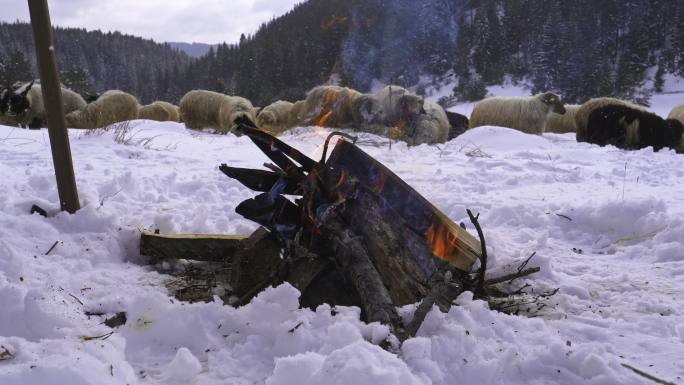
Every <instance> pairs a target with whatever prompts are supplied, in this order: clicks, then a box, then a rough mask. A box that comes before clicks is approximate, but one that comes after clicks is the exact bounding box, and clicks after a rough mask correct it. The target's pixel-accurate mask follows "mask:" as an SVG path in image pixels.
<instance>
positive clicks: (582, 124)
mask: <svg viewBox="0 0 684 385" xmlns="http://www.w3.org/2000/svg"><path fill="white" fill-rule="evenodd" d="M611 105H619V106H627V107H631V108H634V109H637V110H641V111H646V109H645V108H644V107H642V106H638V105H636V104H633V103H630V102H627V101H624V100H620V99H615V98H607V97H601V98H594V99H589V100H588V101H587V102H585V103H584V104H582V105H581V106H580V108H579V109H578V110H577V112H576V113H575V126H576V127H577V135H576V138H577V141H578V142H586V141H587V140H588V125H589V115H591V113H592V112H593V111H594V110H596V109H599V108H602V107H605V106H611Z"/></svg>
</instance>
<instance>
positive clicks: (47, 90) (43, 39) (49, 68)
mask: <svg viewBox="0 0 684 385" xmlns="http://www.w3.org/2000/svg"><path fill="white" fill-rule="evenodd" d="M28 5H29V13H30V14H31V26H32V27H33V40H34V42H35V45H36V58H37V62H38V70H39V72H40V83H41V84H40V88H41V89H42V91H43V101H44V104H45V111H46V113H47V123H48V133H49V135H50V147H51V148H52V161H53V164H54V166H55V176H56V178H57V191H58V193H59V203H60V207H61V208H62V210H66V211H68V212H70V213H72V214H73V213H75V212H76V211H77V210H78V209H79V208H80V204H79V202H78V191H77V189H76V177H75V175H74V166H73V163H72V160H71V147H70V145H69V133H68V131H67V128H66V121H65V119H64V104H63V103H62V92H61V85H60V82H59V73H58V72H57V55H56V54H55V47H54V45H53V39H52V26H51V24H50V12H49V10H48V4H47V0H28Z"/></svg>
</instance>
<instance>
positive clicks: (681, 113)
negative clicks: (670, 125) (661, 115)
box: [667, 104, 684, 124]
mask: <svg viewBox="0 0 684 385" xmlns="http://www.w3.org/2000/svg"><path fill="white" fill-rule="evenodd" d="M667 118H668V119H676V120H679V121H680V122H681V123H682V124H684V104H680V105H677V106H675V107H674V108H673V109H672V111H670V114H669V115H667Z"/></svg>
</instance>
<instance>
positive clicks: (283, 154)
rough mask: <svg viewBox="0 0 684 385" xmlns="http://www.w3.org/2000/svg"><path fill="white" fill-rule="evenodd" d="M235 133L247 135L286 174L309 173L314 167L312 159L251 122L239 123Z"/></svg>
mask: <svg viewBox="0 0 684 385" xmlns="http://www.w3.org/2000/svg"><path fill="white" fill-rule="evenodd" d="M236 131H237V132H238V133H241V134H244V135H247V136H248V137H249V138H250V139H251V140H252V142H254V144H255V145H256V146H257V147H259V149H260V150H261V151H263V152H264V154H266V156H268V157H269V158H270V159H271V160H273V161H274V162H275V163H276V164H277V165H278V167H280V168H282V169H283V170H284V171H285V172H287V173H288V174H290V173H291V172H295V173H297V172H298V173H301V172H302V171H305V172H309V171H311V170H312V169H313V168H314V166H316V162H315V161H314V160H313V159H311V158H309V157H308V156H306V155H304V154H303V153H302V152H300V151H299V150H297V149H295V148H294V147H292V146H290V145H288V144H286V143H285V142H283V141H282V140H280V139H278V138H276V137H275V136H273V135H271V134H269V133H267V132H265V131H262V130H260V129H258V128H256V126H254V124H253V123H252V122H249V121H241V122H239V123H238V125H237V128H236ZM289 158H291V159H293V160H294V161H295V162H297V163H299V164H300V165H301V166H302V168H301V169H300V168H299V167H297V166H296V165H294V164H293V163H292V161H291V160H290V159H289ZM293 167H294V168H293Z"/></svg>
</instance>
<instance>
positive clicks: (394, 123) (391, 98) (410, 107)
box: [375, 85, 425, 129]
mask: <svg viewBox="0 0 684 385" xmlns="http://www.w3.org/2000/svg"><path fill="white" fill-rule="evenodd" d="M375 98H376V99H377V101H378V104H379V106H378V109H379V111H378V113H377V115H378V117H379V119H380V123H382V124H384V125H386V126H389V127H397V128H399V129H408V128H410V127H413V126H414V123H415V121H414V120H415V119H416V117H417V116H418V115H419V114H421V113H425V110H424V108H423V104H424V100H423V98H422V97H420V96H418V95H416V94H414V93H411V92H410V91H408V90H407V89H405V88H403V87H399V86H394V85H389V86H385V87H384V88H383V89H381V90H380V91H378V92H377V93H376V94H375Z"/></svg>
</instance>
